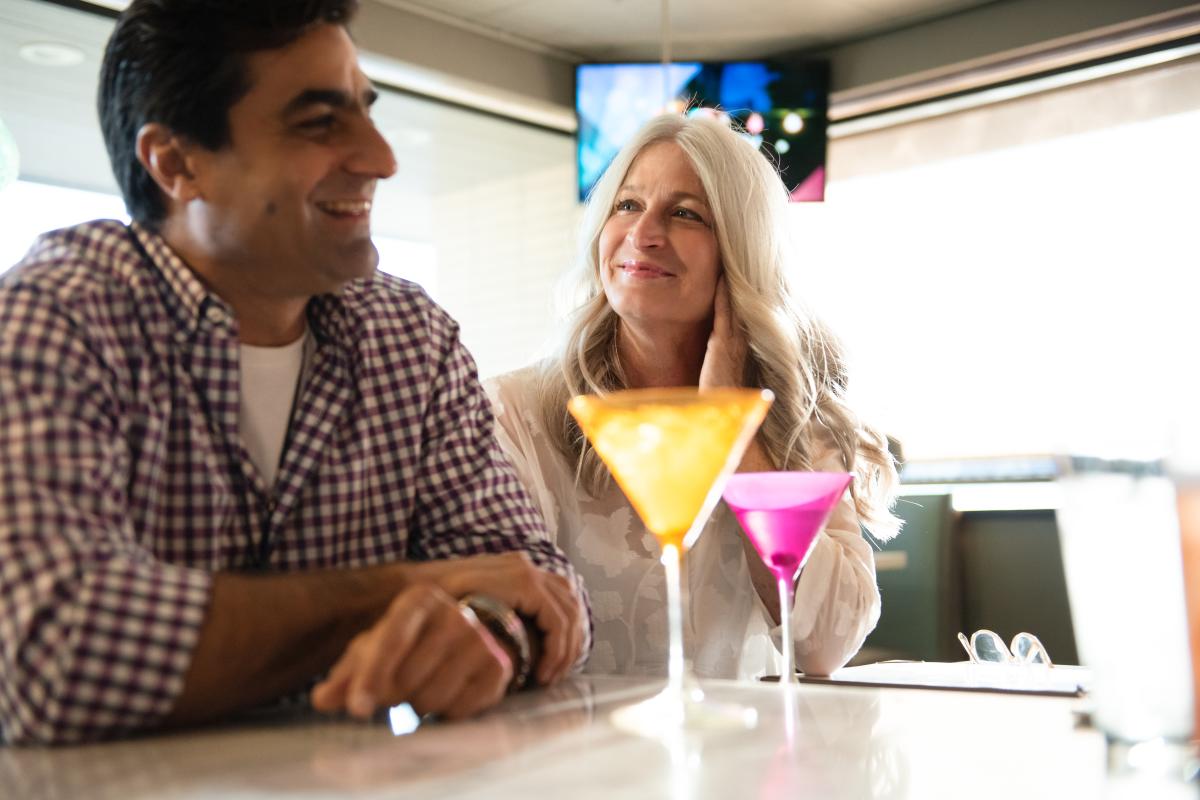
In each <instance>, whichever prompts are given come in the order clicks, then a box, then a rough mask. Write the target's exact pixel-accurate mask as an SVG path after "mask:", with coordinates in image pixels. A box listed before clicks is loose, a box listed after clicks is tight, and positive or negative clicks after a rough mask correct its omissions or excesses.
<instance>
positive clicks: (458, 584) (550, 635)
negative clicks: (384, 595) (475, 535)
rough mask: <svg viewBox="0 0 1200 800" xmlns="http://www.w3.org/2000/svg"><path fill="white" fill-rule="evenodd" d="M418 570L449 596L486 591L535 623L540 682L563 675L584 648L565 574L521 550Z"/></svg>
mask: <svg viewBox="0 0 1200 800" xmlns="http://www.w3.org/2000/svg"><path fill="white" fill-rule="evenodd" d="M420 566H421V569H422V574H423V575H425V576H426V577H428V578H429V579H430V580H433V581H434V582H435V583H437V585H438V586H440V587H441V588H442V589H443V590H445V591H446V593H447V594H449V595H450V596H451V597H455V598H461V597H465V596H467V595H468V594H472V593H478V594H486V595H489V596H491V597H494V598H495V599H497V600H499V601H500V602H501V603H504V604H505V605H507V606H508V607H509V608H511V609H513V610H514V611H516V612H517V613H518V614H521V615H522V616H524V617H526V618H529V619H532V620H534V621H535V622H536V623H537V626H538V628H539V630H540V631H541V633H542V656H541V660H540V661H539V662H538V663H537V665H536V666H535V671H534V676H535V677H536V678H537V681H538V683H541V684H548V683H553V682H555V681H557V680H559V679H561V678H562V677H564V676H565V675H566V674H567V673H568V672H569V671H570V669H571V666H572V665H573V664H574V663H575V662H576V661H578V660H579V656H580V655H581V652H582V648H583V637H584V634H583V625H584V621H583V614H584V612H583V608H582V607H581V606H580V604H579V600H578V599H577V597H576V595H575V591H574V589H573V588H572V586H571V584H570V582H568V581H567V579H566V578H563V577H561V576H559V575H555V574H554V573H552V572H547V571H546V570H543V569H540V568H538V567H536V566H534V564H533V562H532V561H530V560H529V556H527V555H526V554H525V553H517V552H514V553H501V554H499V555H485V556H471V557H469V558H462V559H453V560H447V561H431V562H426V563H423V564H421V565H420Z"/></svg>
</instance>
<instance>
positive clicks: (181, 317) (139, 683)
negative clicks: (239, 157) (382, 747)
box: [0, 221, 586, 742]
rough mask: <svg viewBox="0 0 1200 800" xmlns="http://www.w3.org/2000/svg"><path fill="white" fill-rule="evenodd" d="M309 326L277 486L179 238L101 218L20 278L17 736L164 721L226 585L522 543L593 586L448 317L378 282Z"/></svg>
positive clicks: (1, 513) (1, 566) (13, 300)
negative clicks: (544, 510)
mask: <svg viewBox="0 0 1200 800" xmlns="http://www.w3.org/2000/svg"><path fill="white" fill-rule="evenodd" d="M308 319H309V327H310V330H312V332H313V334H314V336H315V338H316V341H317V348H316V352H315V355H314V357H313V360H312V363H311V365H310V367H309V370H308V372H307V373H306V374H307V379H306V382H305V384H304V386H303V388H302V390H301V393H300V395H299V396H298V398H297V401H296V408H295V410H294V412H293V416H292V420H291V423H290V427H289V430H288V440H287V443H286V445H285V448H284V454H283V458H282V461H281V464H280V469H279V474H278V477H277V479H276V483H275V486H274V487H273V488H272V489H268V488H267V487H266V486H264V484H263V482H262V479H261V478H260V477H259V475H258V473H257V471H256V470H255V468H254V466H253V465H252V463H251V461H250V458H249V456H248V455H247V453H246V450H245V448H244V447H243V446H242V444H241V438H240V436H239V433H238V352H239V350H238V329H237V322H236V320H235V318H234V316H233V314H232V311H231V309H230V307H229V306H228V305H227V304H225V303H224V302H223V301H222V300H220V299H219V298H218V297H216V296H214V295H212V294H210V293H209V292H208V291H207V290H206V289H205V288H204V286H203V284H201V282H200V281H199V280H198V279H197V278H196V276H195V275H194V274H193V273H192V272H191V270H189V269H188V268H187V267H186V266H185V265H184V263H183V262H182V261H181V260H180V259H179V257H178V256H177V255H175V254H174V253H173V252H172V251H171V250H170V249H169V248H168V247H167V245H166V244H165V242H164V241H163V240H162V239H161V238H159V237H158V236H156V235H154V234H152V233H150V232H148V231H147V230H145V229H143V228H140V227H139V226H137V225H136V224H135V225H133V226H132V227H126V226H124V225H122V224H120V223H116V222H112V221H103V222H92V223H87V224H84V225H80V226H77V227H74V228H68V229H64V230H61V231H56V232H53V233H50V234H47V235H45V236H43V237H41V238H40V239H39V240H38V242H37V243H36V244H35V245H34V247H33V249H32V250H31V251H30V253H29V254H28V255H27V256H26V258H25V260H24V261H23V262H22V263H21V264H20V265H19V266H17V267H16V268H14V269H13V270H11V271H10V272H9V273H7V274H6V275H4V277H3V278H0V736H2V738H6V739H7V740H8V741H10V742H25V741H73V740H81V739H90V738H96V737H99V736H104V735H111V734H114V733H120V732H124V731H131V730H135V729H139V728H145V727H149V726H153V725H155V724H156V723H157V722H159V721H160V720H161V719H162V718H163V716H164V715H165V714H167V713H168V712H169V711H170V709H171V707H172V705H173V703H174V700H175V698H176V696H177V695H178V694H179V693H180V691H181V689H182V686H183V679H184V674H185V672H186V670H187V668H188V665H189V663H190V658H191V653H192V649H193V647H194V646H195V645H196V641H197V639H198V636H199V630H200V626H201V623H202V621H203V619H204V615H205V609H206V605H207V600H208V593H209V586H210V576H211V573H213V572H216V571H218V570H262V571H272V572H280V571H289V570H310V569H321V568H329V567H359V566H365V565H370V564H378V563H381V562H387V561H395V560H400V559H414V560H422V559H433V558H449V557H455V556H468V555H475V554H480V553H496V552H502V551H508V550H518V549H519V550H524V551H526V552H528V553H529V555H530V557H531V558H532V559H533V561H534V562H535V563H537V564H539V565H540V566H543V567H545V568H547V569H550V570H553V571H554V572H557V573H559V574H561V575H565V576H568V577H569V578H571V579H572V580H574V573H573V572H572V570H571V568H570V566H569V565H568V564H567V562H566V560H565V558H564V557H563V555H562V554H561V552H560V551H558V550H557V549H555V547H554V546H553V545H551V544H549V543H548V542H547V541H546V539H545V536H546V534H545V528H544V524H543V522H542V519H541V517H540V515H539V514H538V512H537V511H535V510H534V509H533V507H532V506H531V504H530V502H529V500H528V498H527V496H526V495H525V493H524V490H523V489H522V488H521V487H520V485H519V484H518V482H517V480H516V478H515V477H514V474H513V472H512V469H511V467H510V466H509V464H508V462H507V461H506V460H505V458H504V456H503V455H502V454H501V451H500V450H499V449H498V446H497V444H496V443H495V440H494V439H493V421H492V416H491V412H490V409H489V406H488V402H487V398H486V396H485V395H484V393H483V391H482V389H481V388H480V386H479V384H478V381H477V379H476V375H475V365H474V362H473V361H472V360H471V357H470V355H468V353H467V352H466V350H465V349H464V348H463V347H462V346H461V344H460V343H459V341H458V335H457V325H456V324H455V323H454V321H453V320H451V319H450V318H449V316H448V315H447V314H446V313H445V312H443V311H442V310H441V309H440V308H438V307H437V306H436V305H434V304H433V302H432V301H430V300H429V298H428V297H427V296H426V295H425V294H424V293H423V292H422V291H421V289H420V288H419V287H417V286H415V285H413V284H409V283H407V282H404V281H398V280H395V279H392V278H389V277H387V276H385V275H379V276H377V277H375V278H373V279H371V280H369V281H359V282H355V283H353V284H351V285H350V286H348V287H347V288H346V289H344V290H343V291H342V292H341V293H340V294H339V295H337V296H323V297H318V298H315V299H314V300H312V301H311V303H310V304H309V308H308ZM576 585H577V586H578V585H579V584H578V582H577V581H576ZM580 595H581V599H582V592H581V593H580ZM584 602H586V601H584ZM231 657H232V658H236V655H234V654H231Z"/></svg>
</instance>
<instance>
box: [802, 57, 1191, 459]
mask: <svg viewBox="0 0 1200 800" xmlns="http://www.w3.org/2000/svg"><path fill="white" fill-rule="evenodd" d="M1197 87H1200V60H1196V59H1193V60H1191V61H1180V62H1176V63H1174V64H1171V65H1167V66H1162V67H1158V68H1155V69H1150V70H1142V71H1137V72H1130V73H1126V74H1124V75H1119V76H1116V77H1112V78H1107V79H1104V80H1099V81H1094V82H1090V83H1086V84H1080V85H1077V86H1075V87H1072V88H1068V89H1061V90H1057V91H1052V92H1047V93H1043V94H1039V95H1032V96H1029V97H1025V98H1023V99H1020V100H1014V101H1009V102H1005V103H999V104H995V105H992V106H987V107H983V108H977V109H974V110H970V111H965V112H960V113H957V114H951V115H947V116H944V117H937V118H933V119H928V120H924V121H921V122H916V123H910V124H907V125H902V126H897V127H895V128H889V129H884V130H879V131H875V132H871V133H865V134H860V135H856V136H850V137H846V138H843V139H837V140H835V141H833V142H832V143H831V146H830V183H829V187H828V194H827V203H826V204H825V205H823V206H822V205H812V204H807V205H796V206H794V207H793V209H792V211H793V215H794V217H793V221H794V227H795V231H794V232H795V235H796V236H797V237H798V239H799V241H800V242H801V243H802V244H803V252H804V254H805V256H806V263H805V264H804V265H803V266H802V268H801V270H800V274H799V275H798V276H797V278H798V285H799V287H801V291H802V293H803V295H804V296H805V298H806V300H807V301H808V302H809V304H810V305H811V306H812V307H813V308H814V309H816V310H817V312H818V313H819V314H820V315H821V316H822V317H823V318H824V319H826V321H827V322H828V323H829V324H830V325H831V326H832V327H833V328H834V330H835V331H837V332H838V334H839V335H840V336H841V337H842V339H843V341H844V342H845V344H846V345H847V347H848V349H849V352H850V358H851V390H852V392H853V394H854V397H855V402H856V405H857V406H858V407H859V408H860V409H861V410H862V412H863V414H864V416H865V417H867V418H868V419H869V420H870V421H872V422H873V423H875V424H876V425H878V426H879V427H881V428H882V429H884V430H885V431H887V432H888V433H889V434H892V435H894V436H896V437H897V438H899V439H900V440H901V441H902V443H903V445H904V449H905V454H906V456H908V457H909V458H917V459H920V458H946V457H959V456H977V455H1002V454H1019V453H1046V452H1062V451H1076V452H1079V451H1086V452H1093V453H1101V454H1114V455H1125V456H1131V455H1132V456H1144V455H1156V454H1160V453H1162V452H1164V451H1166V450H1168V449H1169V447H1170V445H1171V441H1172V435H1173V433H1172V431H1173V426H1174V425H1175V421H1174V420H1173V419H1172V418H1171V416H1170V414H1169V413H1166V412H1167V410H1168V409H1166V407H1165V405H1166V404H1167V403H1168V401H1169V399H1170V394H1171V392H1172V390H1171V389H1170V385H1171V384H1172V383H1173V382H1174V381H1175V380H1176V378H1177V377H1180V374H1181V373H1185V372H1187V371H1189V370H1191V369H1192V368H1191V367H1190V364H1191V363H1192V362H1193V361H1194V358H1195V356H1194V351H1195V347H1196V346H1197V342H1198V341H1200V335H1198V334H1197V332H1196V331H1195V330H1194V329H1192V330H1189V328H1188V326H1189V325H1191V324H1193V323H1190V322H1189V321H1188V320H1189V318H1192V317H1195V316H1196V311H1195V303H1194V301H1193V300H1192V299H1191V298H1192V295H1191V292H1190V291H1189V288H1188V287H1189V285H1190V284H1191V283H1192V282H1193V279H1192V278H1191V275H1193V274H1194V273H1195V272H1196V269H1197V267H1198V266H1200V257H1198V256H1197V255H1196V245H1195V233H1194V231H1195V227H1196V226H1195V214H1196V210H1195V209H1196V204H1195V196H1196V192H1197V188H1196V187H1197V186H1200V157H1197V155H1196V153H1197V149H1196V144H1195V143H1196V142H1200V90H1198V89H1197ZM1190 413H1200V412H1197V411H1196V410H1195V409H1193V410H1192V411H1191V412H1190Z"/></svg>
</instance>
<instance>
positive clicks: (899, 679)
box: [776, 661, 1091, 697]
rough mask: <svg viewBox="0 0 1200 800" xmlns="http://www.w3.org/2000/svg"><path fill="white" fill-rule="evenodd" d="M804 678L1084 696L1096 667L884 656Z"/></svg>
mask: <svg viewBox="0 0 1200 800" xmlns="http://www.w3.org/2000/svg"><path fill="white" fill-rule="evenodd" d="M776 680H777V679H776ZM799 680H800V682H801V683H817V684H826V685H830V686H871V687H876V688H887V689H936V690H941V691H957V692H996V693H1001V694H1025V695H1045V696H1050V697H1083V696H1084V695H1085V694H1087V689H1088V686H1089V684H1090V682H1091V672H1090V670H1088V668H1087V667H1076V666H1069V665H1058V664H1056V665H1055V666H1053V667H1043V666H1040V665H1025V664H973V663H971V662H970V661H952V662H943V661H881V662H879V663H877V664H863V665H862V666H858V667H843V668H842V669H839V670H838V671H837V672H835V673H833V675H832V676H830V677H828V678H818V677H815V676H808V675H801V676H799Z"/></svg>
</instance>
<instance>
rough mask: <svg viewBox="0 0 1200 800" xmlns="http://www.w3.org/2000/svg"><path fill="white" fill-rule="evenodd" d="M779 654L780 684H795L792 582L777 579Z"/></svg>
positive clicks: (787, 579)
mask: <svg viewBox="0 0 1200 800" xmlns="http://www.w3.org/2000/svg"><path fill="white" fill-rule="evenodd" d="M779 652H780V654H781V655H782V656H783V668H782V670H781V672H780V674H779V682H780V683H795V682H796V667H795V665H794V663H793V662H794V660H795V649H794V647H793V646H792V581H791V580H790V579H789V578H780V579H779Z"/></svg>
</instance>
